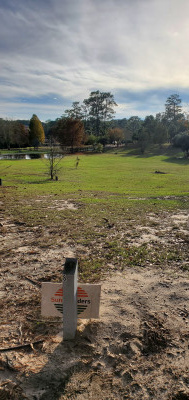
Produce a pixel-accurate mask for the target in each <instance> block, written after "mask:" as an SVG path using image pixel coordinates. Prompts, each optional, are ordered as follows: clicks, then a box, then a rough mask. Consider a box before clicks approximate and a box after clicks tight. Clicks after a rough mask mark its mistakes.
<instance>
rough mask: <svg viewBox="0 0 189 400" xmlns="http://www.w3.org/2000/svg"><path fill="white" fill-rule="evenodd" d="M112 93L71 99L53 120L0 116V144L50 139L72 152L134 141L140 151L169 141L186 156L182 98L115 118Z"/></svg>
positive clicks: (188, 127)
mask: <svg viewBox="0 0 189 400" xmlns="http://www.w3.org/2000/svg"><path fill="white" fill-rule="evenodd" d="M116 106H117V104H116V102H115V100H114V96H113V95H112V94H111V93H110V92H100V91H99V90H97V91H93V92H91V93H90V95H89V97H88V98H87V99H84V100H83V102H82V103H81V104H80V102H78V101H75V102H73V103H72V106H71V108H70V109H67V110H65V112H64V114H63V115H62V116H61V118H57V120H56V121H51V120H48V121H46V122H45V123H41V121H40V120H39V118H38V117H37V116H36V115H35V114H34V115H33V116H32V118H31V119H30V121H8V120H3V119H0V147H1V148H3V147H6V148H11V147H25V146H28V145H30V146H34V147H38V145H39V144H43V143H44V141H45V138H46V140H47V141H48V140H49V139H50V138H54V140H56V142H57V143H58V144H60V146H61V147H62V148H65V147H70V148H71V151H72V152H73V151H74V150H76V148H79V147H81V146H83V145H90V146H92V147H93V148H94V149H96V150H98V151H102V149H103V148H104V146H105V145H106V144H114V145H117V146H119V145H120V144H123V143H125V144H127V143H129V142H132V143H134V144H135V145H136V146H138V147H139V148H140V151H141V153H144V152H145V151H146V149H147V148H148V147H149V146H152V145H159V146H160V147H161V146H162V145H163V144H164V143H166V142H169V143H170V144H171V145H173V146H177V147H180V148H181V149H182V150H183V151H184V153H185V155H186V156H187V157H188V149H187V143H188V132H189V118H188V116H187V115H185V114H184V113H183V111H182V100H181V98H180V96H179V95H178V94H177V93H175V94H172V95H170V96H169V97H168V98H167V100H166V102H165V110H164V112H162V113H157V114H156V116H153V115H147V116H146V117H145V118H144V119H141V118H139V117H138V116H136V115H135V116H131V117H130V118H128V119H127V118H122V119H115V118H114V116H115V107H116Z"/></svg>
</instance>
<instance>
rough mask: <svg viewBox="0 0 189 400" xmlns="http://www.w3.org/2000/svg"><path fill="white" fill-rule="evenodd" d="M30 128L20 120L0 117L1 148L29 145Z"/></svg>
mask: <svg viewBox="0 0 189 400" xmlns="http://www.w3.org/2000/svg"><path fill="white" fill-rule="evenodd" d="M28 144H29V141H28V129H27V128H26V127H25V126H24V125H23V124H22V123H20V122H19V121H11V120H4V119H2V118H0V148H8V149H10V148H12V147H25V146H28Z"/></svg>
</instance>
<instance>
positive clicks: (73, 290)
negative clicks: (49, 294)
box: [63, 258, 78, 340]
mask: <svg viewBox="0 0 189 400" xmlns="http://www.w3.org/2000/svg"><path fill="white" fill-rule="evenodd" d="M77 275H78V262H77V259H76V258H66V262H65V265H64V270H63V293H64V297H63V340H71V339H74V338H75V334H76V330H77Z"/></svg>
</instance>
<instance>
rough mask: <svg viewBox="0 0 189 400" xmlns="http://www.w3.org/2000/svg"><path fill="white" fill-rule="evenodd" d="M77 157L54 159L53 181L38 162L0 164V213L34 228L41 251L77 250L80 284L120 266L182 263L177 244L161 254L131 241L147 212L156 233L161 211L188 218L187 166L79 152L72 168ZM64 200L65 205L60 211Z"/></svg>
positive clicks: (158, 158)
mask: <svg viewBox="0 0 189 400" xmlns="http://www.w3.org/2000/svg"><path fill="white" fill-rule="evenodd" d="M76 157H77V156H76V155H69V156H65V157H64V158H63V159H62V160H61V167H62V168H61V170H60V172H59V179H58V181H51V180H50V179H49V177H48V175H47V174H46V171H47V161H46V160H44V159H37V160H15V161H13V160H11V161H10V160H0V177H1V179H2V182H3V185H2V186H1V187H0V201H1V203H0V204H1V210H2V211H3V215H4V216H5V217H6V216H7V217H10V216H11V217H12V218H14V219H16V220H19V221H21V222H23V223H25V224H26V225H27V226H30V227H36V226H40V227H41V229H43V230H44V231H43V234H41V237H40V240H39V243H40V245H41V247H44V248H45V247H49V246H55V245H56V243H59V238H60V237H61V239H62V242H65V243H67V244H68V245H71V246H76V249H77V255H78V257H79V259H80V276H81V278H82V279H84V280H87V278H88V280H98V278H99V276H100V275H99V274H101V272H102V271H103V270H105V269H106V268H107V264H110V263H113V264H114V265H115V266H117V267H116V268H118V267H120V268H123V267H124V265H128V266H135V265H138V266H140V265H141V266H144V265H145V264H146V262H147V261H148V262H149V263H152V264H154V265H160V264H161V263H167V262H169V261H170V262H172V260H177V259H178V260H180V262H181V261H182V259H183V257H184V255H185V251H183V249H182V248H181V246H180V245H179V243H178V246H174V245H173V246H172V247H170V246H167V247H166V246H162V249H160V248H159V246H156V245H155V247H154V248H153V251H152V250H149V249H147V246H146V245H145V244H141V245H140V246H138V245H137V246H136V245H135V244H133V239H134V238H135V237H137V236H138V227H141V226H148V227H149V229H151V228H150V226H151V225H152V223H151V222H150V220H149V214H150V213H153V214H154V215H158V218H159V222H158V232H159V234H160V233H161V221H163V218H165V216H166V217H167V214H166V213H174V212H176V211H177V210H184V212H187V210H188V194H189V162H188V160H185V159H183V158H179V157H178V154H176V155H174V156H172V155H170V154H167V155H153V154H148V155H147V156H141V155H140V154H138V155H137V154H135V155H131V154H130V153H129V151H128V150H118V151H114V152H112V153H104V154H94V155H83V154H81V155H79V159H80V161H79V166H78V168H77V169H76V168H75V163H76ZM157 172H161V173H157ZM66 201H67V202H69V203H70V204H71V205H72V207H67V208H66V207H62V208H61V207H60V206H59V205H60V204H62V203H61V202H66ZM47 232H48V233H49V234H48V238H47V234H46V233H47ZM174 233H175V234H176V233H177V232H176V230H175V232H174ZM131 239H132V240H131ZM57 245H58V244H57ZM179 246H180V247H179ZM89 274H90V279H89Z"/></svg>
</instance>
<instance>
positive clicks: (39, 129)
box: [29, 114, 45, 147]
mask: <svg viewBox="0 0 189 400" xmlns="http://www.w3.org/2000/svg"><path fill="white" fill-rule="evenodd" d="M29 141H30V144H31V145H32V146H34V147H38V146H39V144H43V143H44V141H45V133H44V129H43V125H42V123H41V121H40V120H39V118H38V117H37V115H35V114H33V116H32V118H31V119H30V124H29Z"/></svg>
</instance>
